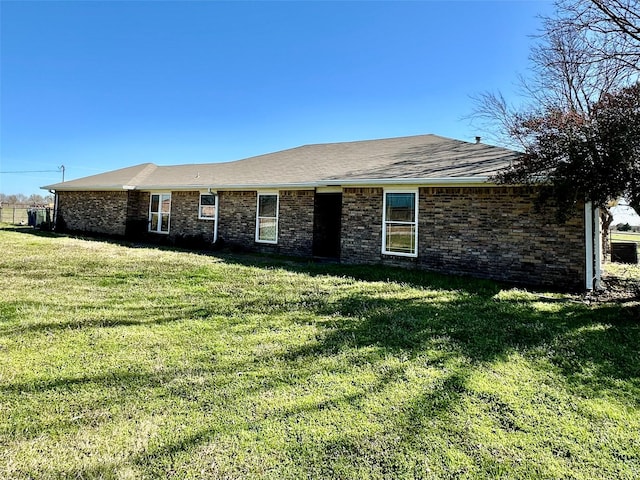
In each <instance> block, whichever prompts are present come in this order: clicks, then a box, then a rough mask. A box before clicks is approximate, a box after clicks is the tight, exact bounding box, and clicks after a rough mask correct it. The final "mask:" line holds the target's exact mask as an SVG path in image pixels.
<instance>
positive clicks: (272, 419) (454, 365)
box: [0, 229, 640, 479]
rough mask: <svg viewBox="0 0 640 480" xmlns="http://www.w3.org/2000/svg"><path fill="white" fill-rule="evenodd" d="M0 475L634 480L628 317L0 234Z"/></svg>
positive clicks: (457, 284) (439, 282)
mask: <svg viewBox="0 0 640 480" xmlns="http://www.w3.org/2000/svg"><path fill="white" fill-rule="evenodd" d="M0 292H2V296H1V297H0V300H1V303H0V315H1V317H0V478H8V479H14V478H24V479H27V478H29V479H31V478H35V479H47V478H74V479H76V478H104V479H111V478H113V479H127V478H136V479H137V478H150V479H151V478H176V479H185V478H192V479H196V478H273V479H281V478H291V479H294V478H295V479H302V478H358V479H360V478H473V479H475V478H487V479H489V478H491V479H493V478H535V479H539V478H575V479H592V478H628V479H631V478H638V477H640V441H639V439H640V352H639V348H640V314H639V307H638V303H629V302H628V303H626V304H596V305H593V304H592V305H587V304H584V303H583V302H580V301H578V300H577V299H576V298H575V297H571V296H566V295H559V294H552V293H545V292H528V291H525V290H519V289H514V288H506V287H503V286H500V285H498V284H496V283H493V282H488V281H474V280H468V279H460V278H453V277H446V276H438V275H432V274H426V273H420V272H413V271H402V270H394V269H383V268H373V267H346V266H337V265H333V266H331V265H329V266H326V265H325V266H323V265H309V264H305V263H296V262H292V261H287V260H283V259H267V258H264V257H242V256H227V255H216V256H213V255H200V254H197V253H188V252H180V251H171V250H166V249H156V248H147V247H140V246H126V245H119V244H115V243H106V242H99V241H86V240H82V239H74V238H68V237H63V236H56V235H53V234H45V233H41V234H38V233H37V232H33V233H27V232H26V231H18V230H15V229H0Z"/></svg>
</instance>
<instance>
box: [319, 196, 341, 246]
mask: <svg viewBox="0 0 640 480" xmlns="http://www.w3.org/2000/svg"><path fill="white" fill-rule="evenodd" d="M341 216H342V193H316V195H315V201H314V212H313V256H314V257H324V258H340V226H341Z"/></svg>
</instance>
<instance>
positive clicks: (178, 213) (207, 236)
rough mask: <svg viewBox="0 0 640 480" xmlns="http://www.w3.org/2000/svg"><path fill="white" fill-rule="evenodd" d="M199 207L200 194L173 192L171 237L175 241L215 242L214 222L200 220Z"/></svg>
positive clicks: (196, 192)
mask: <svg viewBox="0 0 640 480" xmlns="http://www.w3.org/2000/svg"><path fill="white" fill-rule="evenodd" d="M199 207H200V192H198V191H195V192H171V224H170V227H169V237H170V238H171V239H172V240H173V241H177V242H178V243H180V241H181V240H186V241H187V243H188V242H189V241H195V242H198V241H199V242H201V243H202V244H207V243H212V242H213V227H214V221H213V220H200V219H199V218H198V216H199ZM147 208H148V207H147Z"/></svg>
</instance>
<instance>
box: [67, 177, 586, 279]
mask: <svg viewBox="0 0 640 480" xmlns="http://www.w3.org/2000/svg"><path fill="white" fill-rule="evenodd" d="M383 192H384V190H383V188H345V189H343V195H342V233H341V255H340V258H341V261H343V262H345V263H382V264H385V265H401V266H411V267H416V268H424V269H428V270H433V271H439V272H443V273H453V274H464V275H471V276H476V277H486V278H492V279H497V280H505V281H510V282H519V283H527V284H539V285H556V286H560V287H565V288H569V287H576V288H580V287H581V286H582V285H584V275H585V273H584V223H583V213H582V211H581V210H580V209H578V210H576V212H575V216H574V217H573V218H572V219H571V220H570V221H568V222H566V223H565V224H559V223H557V222H555V220H554V212H553V209H552V208H549V209H547V211H541V212H539V211H536V209H535V208H534V204H535V198H536V192H535V191H533V190H531V189H528V188H524V187H522V188H514V187H477V188H468V187H466V188H461V187H456V188H453V187H449V188H445V187H423V188H420V189H419V200H418V202H419V204H418V216H419V221H418V256H417V258H407V257H400V256H393V255H383V254H382V253H381V250H382V205H383ZM314 195H315V194H314V191H313V190H301V191H299V190H281V191H280V192H279V202H280V203H279V218H278V243H277V245H270V244H264V243H257V242H256V241H255V225H256V202H257V192H256V191H220V192H218V208H219V210H218V239H219V240H221V241H222V243H223V244H225V245H229V246H240V247H242V248H244V249H247V250H253V251H259V252H268V253H282V254H287V255H300V256H311V255H312V244H313V209H314ZM149 198H150V194H149V193H148V192H136V191H131V192H59V193H58V216H59V219H62V220H64V222H65V225H66V228H67V229H69V230H75V231H85V232H89V233H101V234H110V235H125V234H126V235H127V236H129V237H131V238H145V239H151V240H154V241H159V242H164V241H169V242H176V243H178V242H179V241H180V240H181V239H183V238H184V237H189V236H191V237H197V238H202V239H203V240H204V241H205V242H211V241H212V240H213V228H214V222H213V221H211V220H199V219H198V205H199V192H197V191H193V192H172V195H171V229H170V235H169V236H166V235H158V234H148V233H147V226H148V214H149Z"/></svg>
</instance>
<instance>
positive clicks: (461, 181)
mask: <svg viewBox="0 0 640 480" xmlns="http://www.w3.org/2000/svg"><path fill="white" fill-rule="evenodd" d="M387 185H413V186H416V185H417V186H438V185H446V186H456V185H459V186H468V185H486V186H490V185H494V183H491V182H489V177H486V176H483V177H443V178H424V177H423V178H362V179H360V178H358V179H349V178H338V179H335V180H333V179H332V180H321V181H314V182H295V183H267V184H265V183H237V184H227V185H225V184H215V183H212V184H210V185H203V184H201V183H200V184H197V185H104V186H92V187H88V186H87V187H82V186H78V187H67V186H65V187H61V188H58V189H56V190H58V191H76V192H80V191H94V192H105V191H118V190H142V191H158V190H162V191H180V190H183V191H186V190H188V191H191V190H197V191H202V190H203V189H204V190H207V189H209V188H210V189H212V190H213V189H215V190H269V189H271V190H284V189H305V188H306V189H314V188H319V187H359V186H372V187H375V186H387Z"/></svg>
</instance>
